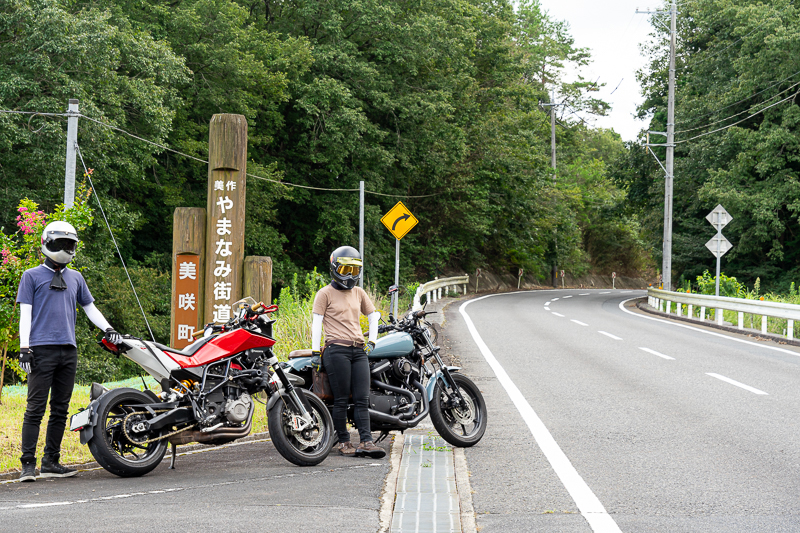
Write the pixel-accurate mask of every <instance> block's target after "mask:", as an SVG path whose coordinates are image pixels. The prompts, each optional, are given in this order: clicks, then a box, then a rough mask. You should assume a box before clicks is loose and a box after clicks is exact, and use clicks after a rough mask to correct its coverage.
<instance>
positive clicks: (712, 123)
mask: <svg viewBox="0 0 800 533" xmlns="http://www.w3.org/2000/svg"><path fill="white" fill-rule="evenodd" d="M798 85H800V83H795V84H794V85H792V86H791V87H789V88H788V89H784V90H782V91H781V92H779V93H778V94H776V95H774V96H770V97H769V98H767V100H766V102H761V103H762V104H765V103H767V102H769V101H770V100H773V99H775V98H778V97H779V96H780V95H782V94H783V93H785V92H788V91H791V90H792V89H794V88H795V87H797V86H798ZM748 112H750V110H749V109H745V110H744V111H740V112H738V113H736V114H733V115H731V116H729V117H725V118H721V119H719V120H716V121H714V122H711V123H709V124H705V125H703V126H697V127H696V128H690V129H688V130H681V131H676V132H675V133H676V134H678V133H686V132H689V131H695V130H702V129H703V128H708V127H709V126H713V125H714V124H719V123H720V122H725V121H726V120H730V119H732V118H733V117H738V116H739V115H743V114H745V113H748Z"/></svg>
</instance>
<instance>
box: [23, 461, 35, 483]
mask: <svg viewBox="0 0 800 533" xmlns="http://www.w3.org/2000/svg"><path fill="white" fill-rule="evenodd" d="M19 480H20V481H36V463H26V464H23V465H22V472H21V473H20V475H19Z"/></svg>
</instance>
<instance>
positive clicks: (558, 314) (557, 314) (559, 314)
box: [552, 311, 564, 318]
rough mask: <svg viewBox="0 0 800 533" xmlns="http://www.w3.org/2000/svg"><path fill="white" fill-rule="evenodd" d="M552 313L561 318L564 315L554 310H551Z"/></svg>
mask: <svg viewBox="0 0 800 533" xmlns="http://www.w3.org/2000/svg"><path fill="white" fill-rule="evenodd" d="M552 313H553V314H554V315H556V316H560V317H561V318H564V315H562V314H561V313H556V312H555V311H552Z"/></svg>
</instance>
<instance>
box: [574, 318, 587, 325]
mask: <svg viewBox="0 0 800 533" xmlns="http://www.w3.org/2000/svg"><path fill="white" fill-rule="evenodd" d="M571 322H575V323H576V324H578V325H579V326H588V325H589V324H584V323H583V322H581V321H580V320H574V319H573V320H571Z"/></svg>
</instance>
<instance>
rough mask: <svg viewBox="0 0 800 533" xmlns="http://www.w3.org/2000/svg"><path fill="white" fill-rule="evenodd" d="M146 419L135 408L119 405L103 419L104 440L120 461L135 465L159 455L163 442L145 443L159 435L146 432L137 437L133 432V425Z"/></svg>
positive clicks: (145, 415) (143, 414)
mask: <svg viewBox="0 0 800 533" xmlns="http://www.w3.org/2000/svg"><path fill="white" fill-rule="evenodd" d="M138 413H141V414H138ZM131 415H132V416H131ZM146 419H147V413H146V412H144V411H137V409H136V406H132V405H125V404H122V403H120V404H118V405H115V406H113V407H112V408H111V409H109V411H108V415H107V416H106V419H105V440H106V442H107V443H108V447H109V448H110V449H111V450H112V451H113V452H114V453H115V454H116V456H117V457H118V458H119V459H120V460H122V461H125V462H126V463H129V464H132V465H137V464H141V463H146V462H148V461H149V460H150V459H151V458H152V457H153V456H154V455H156V454H157V453H159V449H160V447H161V446H162V445H163V444H164V441H161V440H158V441H155V442H146V441H147V440H149V439H152V438H155V437H158V436H159V435H160V433H159V434H155V435H154V434H153V433H150V432H147V433H142V434H141V435H142V436H141V437H138V436H136V432H134V431H133V427H134V426H135V424H137V423H140V422H142V421H143V420H146ZM126 429H127V431H126Z"/></svg>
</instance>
